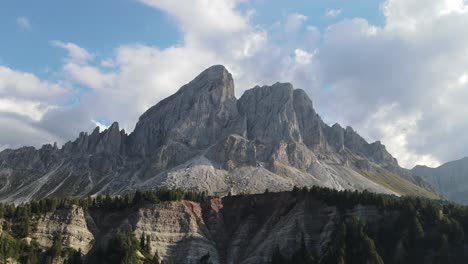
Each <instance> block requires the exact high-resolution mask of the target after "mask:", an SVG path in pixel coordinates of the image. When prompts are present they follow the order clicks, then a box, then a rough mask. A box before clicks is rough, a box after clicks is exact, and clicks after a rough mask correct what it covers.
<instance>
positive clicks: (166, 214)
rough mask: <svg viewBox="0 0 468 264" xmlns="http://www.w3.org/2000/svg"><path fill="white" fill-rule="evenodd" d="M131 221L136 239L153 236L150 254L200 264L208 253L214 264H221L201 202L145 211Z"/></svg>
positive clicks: (163, 206) (174, 204) (156, 207)
mask: <svg viewBox="0 0 468 264" xmlns="http://www.w3.org/2000/svg"><path fill="white" fill-rule="evenodd" d="M132 220H133V221H132V222H131V224H132V226H133V227H134V231H135V235H136V237H138V238H139V237H141V235H144V236H145V237H146V236H149V237H150V251H151V255H155V254H157V255H158V256H159V257H160V258H161V259H166V260H167V259H171V260H172V261H173V262H174V263H197V262H198V261H199V260H200V259H201V258H202V257H203V256H204V255H206V254H209V255H210V258H211V260H212V261H213V262H214V263H219V262H220V258H219V256H218V252H217V250H216V244H215V243H214V242H213V239H212V237H211V234H210V232H209V230H208V228H207V227H206V224H205V223H204V220H203V215H202V208H201V206H200V204H198V203H194V202H189V201H182V202H168V203H164V204H161V205H157V206H152V207H149V208H142V209H140V210H139V211H138V213H137V215H136V217H134V218H133V219H132ZM181 252H183V253H182V254H181Z"/></svg>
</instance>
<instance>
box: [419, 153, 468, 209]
mask: <svg viewBox="0 0 468 264" xmlns="http://www.w3.org/2000/svg"><path fill="white" fill-rule="evenodd" d="M412 172H413V174H414V175H417V176H421V177H422V178H423V179H425V180H427V181H428V182H429V183H431V184H432V185H433V186H434V187H435V189H436V190H437V191H438V192H440V193H441V194H443V195H444V196H445V197H446V198H448V199H450V200H453V201H455V202H458V203H461V204H465V205H466V204H468V157H465V158H463V159H460V160H456V161H451V162H447V163H445V164H442V165H441V166H439V167H437V168H431V167H427V166H419V165H418V166H416V167H414V168H413V169H412Z"/></svg>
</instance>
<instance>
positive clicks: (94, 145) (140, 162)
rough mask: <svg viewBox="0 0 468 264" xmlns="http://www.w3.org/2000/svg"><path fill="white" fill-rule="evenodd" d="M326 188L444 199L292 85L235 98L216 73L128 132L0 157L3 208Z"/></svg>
mask: <svg viewBox="0 0 468 264" xmlns="http://www.w3.org/2000/svg"><path fill="white" fill-rule="evenodd" d="M312 185H318V186H324V187H330V188H335V189H339V190H342V189H350V190H369V191H372V192H379V193H387V194H395V195H402V194H411V195H420V196H425V197H431V198H437V197H438V196H437V195H436V194H434V193H433V191H432V189H431V186H430V185H429V184H428V183H426V182H424V181H423V180H421V179H420V178H415V177H413V176H412V175H411V172H410V171H408V170H405V169H403V168H401V167H399V165H398V162H397V160H396V159H395V158H393V157H392V155H390V153H388V152H387V150H386V148H385V146H384V145H382V144H381V143H380V142H374V143H371V144H369V143H367V142H366V141H365V140H364V139H363V138H362V137H361V136H360V135H359V134H358V133H357V132H355V131H354V130H353V129H352V128H350V127H347V128H342V127H341V126H340V125H339V124H335V125H333V126H331V127H330V126H328V125H327V124H325V123H324V122H323V121H322V119H321V118H320V116H319V115H318V114H317V113H316V111H315V109H314V108H313V104H312V101H311V100H310V98H309V97H308V96H307V94H306V93H305V92H304V91H303V90H300V89H294V88H293V86H292V85H291V84H289V83H275V84H273V85H272V86H262V87H260V86H256V87H254V88H252V89H250V90H247V91H245V92H244V94H243V95H242V96H241V97H240V98H239V99H237V98H236V97H235V93H234V80H233V78H232V75H231V74H230V73H229V72H228V71H227V70H226V68H225V67H224V66H221V65H215V66H212V67H210V68H208V69H206V70H205V71H203V72H202V73H201V74H200V75H198V76H197V77H196V78H195V79H194V80H192V81H191V82H190V83H188V84H186V85H184V86H182V87H181V88H180V89H179V91H178V92H176V93H175V94H174V95H172V96H169V97H168V98H166V99H164V100H162V101H160V102H159V103H158V104H156V105H155V106H153V107H151V108H150V109H148V110H147V111H146V112H145V113H144V114H143V115H142V116H141V117H140V119H139V121H138V123H137V124H136V127H135V130H134V131H133V132H132V133H130V134H127V133H125V131H124V130H120V129H119V125H118V123H113V124H112V125H111V126H110V127H109V128H108V129H106V130H104V131H102V132H101V131H100V130H99V128H96V129H95V130H94V131H93V132H92V133H91V134H88V133H85V132H82V133H80V135H79V137H78V138H77V139H76V140H75V141H73V142H68V143H66V144H64V146H63V147H62V148H60V149H59V148H58V147H57V146H55V145H54V146H52V145H50V144H47V145H44V146H43V147H42V148H40V149H35V148H32V147H23V148H20V149H17V150H10V149H8V150H4V151H3V152H0V201H14V202H22V201H29V200H32V199H38V198H43V197H47V196H51V195H58V196H63V195H67V196H69V195H71V196H86V195H93V194H98V193H108V194H123V193H127V192H129V191H134V190H136V189H139V190H147V189H158V188H182V189H186V190H193V191H206V192H208V193H211V194H221V195H223V194H227V193H259V192H263V191H264V190H265V189H269V190H271V191H282V190H290V189H292V187H293V186H312Z"/></svg>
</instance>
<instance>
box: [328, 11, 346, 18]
mask: <svg viewBox="0 0 468 264" xmlns="http://www.w3.org/2000/svg"><path fill="white" fill-rule="evenodd" d="M341 12H342V10H341V9H327V11H325V16H326V17H331V18H336V17H338V16H340V15H341Z"/></svg>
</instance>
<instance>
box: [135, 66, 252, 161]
mask: <svg viewBox="0 0 468 264" xmlns="http://www.w3.org/2000/svg"><path fill="white" fill-rule="evenodd" d="M243 130H244V129H243V127H242V122H241V120H240V116H239V113H238V111H237V107H236V98H235V96H234V80H233V79H232V75H231V74H230V73H229V72H228V71H227V70H226V68H224V67H223V66H220V65H217V66H213V67H210V68H208V69H207V70H205V71H204V72H202V73H201V74H200V75H198V76H197V77H196V78H195V79H194V80H193V81H191V82H190V83H188V84H186V85H184V86H183V87H182V88H180V90H179V91H178V92H177V93H175V94H174V95H172V96H170V97H168V98H166V99H164V100H162V101H161V102H160V103H158V104H157V105H155V106H153V107H152V108H150V109H149V110H148V111H146V112H145V113H144V114H143V115H142V116H141V117H140V120H139V121H138V123H137V125H136V127H135V132H134V133H133V134H132V143H133V150H134V151H135V152H136V154H142V155H143V156H145V155H150V154H151V153H152V152H153V151H154V150H155V149H157V148H158V147H160V146H161V145H163V144H165V143H167V142H169V141H175V142H179V143H182V144H185V145H187V146H189V147H195V148H204V147H208V146H210V145H212V144H214V143H215V142H216V141H217V140H218V139H219V138H222V137H225V136H227V135H228V134H230V133H239V134H242V133H243Z"/></svg>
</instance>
